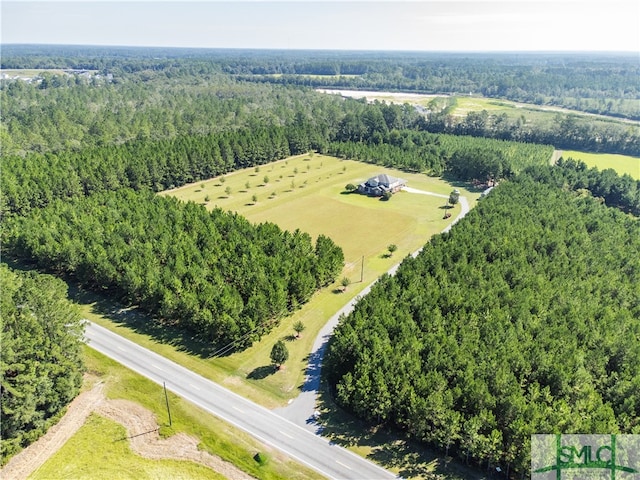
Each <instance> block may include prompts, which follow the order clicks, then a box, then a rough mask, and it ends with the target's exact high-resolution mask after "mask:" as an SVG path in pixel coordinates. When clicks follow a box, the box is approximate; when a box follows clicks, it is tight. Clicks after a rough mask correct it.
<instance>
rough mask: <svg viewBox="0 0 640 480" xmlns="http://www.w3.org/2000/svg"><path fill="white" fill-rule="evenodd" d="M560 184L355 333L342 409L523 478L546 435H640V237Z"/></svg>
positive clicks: (533, 197) (357, 318)
mask: <svg viewBox="0 0 640 480" xmlns="http://www.w3.org/2000/svg"><path fill="white" fill-rule="evenodd" d="M558 176H560V174H558ZM550 183H551V184H549V183H544V182H540V181H534V180H533V179H532V177H531V176H529V175H526V174H522V175H520V176H518V177H517V178H516V179H514V180H512V181H509V182H503V183H502V184H501V185H499V186H498V187H496V188H495V189H494V190H493V191H492V193H491V195H489V196H487V197H486V198H485V199H483V200H482V201H481V202H480V203H479V205H478V206H477V207H476V208H475V209H474V210H472V211H471V213H470V214H469V215H467V217H465V220H464V221H463V222H460V223H459V224H457V225H456V226H455V227H454V228H453V229H452V230H451V232H450V233H448V234H443V235H440V236H437V237H434V238H433V239H432V241H431V242H430V243H429V244H427V245H426V246H425V248H424V250H423V251H422V253H421V254H420V255H418V257H417V258H415V259H414V258H411V257H408V258H406V259H405V260H404V261H403V263H402V264H401V266H400V268H399V270H398V272H397V275H396V276H394V277H391V276H384V277H383V278H381V279H380V281H379V282H378V283H377V284H376V285H375V286H374V287H373V289H372V291H371V293H370V294H369V295H367V296H366V297H364V298H363V299H362V300H361V301H360V302H359V303H358V304H357V306H356V308H355V310H354V311H353V313H351V314H350V315H349V316H348V317H346V318H343V319H342V321H341V322H340V324H339V326H338V328H337V330H336V332H335V335H334V337H333V338H332V341H331V343H330V346H329V349H328V355H327V359H326V362H325V370H324V371H325V372H326V375H327V378H328V380H329V384H330V385H331V388H332V390H333V391H334V393H335V396H336V398H337V400H338V402H339V403H340V404H341V405H343V406H344V407H346V408H347V409H349V410H350V411H352V412H354V413H355V414H356V415H358V416H360V417H362V418H364V419H366V420H368V421H370V422H372V423H374V424H386V425H391V426H394V427H397V428H400V429H402V430H405V431H406V432H407V433H408V434H410V435H411V436H412V437H414V438H416V439H418V440H421V441H424V442H427V443H429V444H431V445H434V446H437V447H439V448H441V449H442V450H449V449H451V451H454V452H456V453H457V455H459V456H460V457H461V458H465V457H466V458H467V459H469V458H473V459H474V460H475V462H477V463H478V464H481V463H485V464H486V463H488V464H491V465H494V466H497V465H500V466H502V468H503V469H509V468H511V469H512V470H516V471H518V472H523V473H526V472H527V469H528V465H529V452H528V450H527V449H528V446H529V438H530V435H531V434H533V433H550V432H564V433H583V432H591V433H612V432H613V433H615V432H621V433H622V432H626V433H632V432H634V433H640V423H639V419H640V403H638V398H640V371H639V370H638V368H637V366H638V365H640V324H639V323H638V321H637V319H638V318H640V224H639V223H638V220H637V219H636V218H634V217H631V216H628V215H625V214H623V213H621V212H619V211H618V210H617V209H615V208H610V207H607V206H605V205H604V204H602V203H600V202H598V201H597V199H594V198H592V197H591V196H590V195H589V194H585V193H584V191H583V192H580V191H573V190H563V189H562V188H559V187H558V186H556V185H553V182H550Z"/></svg>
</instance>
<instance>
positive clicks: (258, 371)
mask: <svg viewBox="0 0 640 480" xmlns="http://www.w3.org/2000/svg"><path fill="white" fill-rule="evenodd" d="M277 371H278V369H277V368H276V367H274V366H273V365H263V366H261V367H256V368H254V369H253V370H252V371H251V372H249V374H248V375H247V378H248V379H250V380H263V379H265V378H267V377H268V376H269V375H273V374H274V373H276V372H277Z"/></svg>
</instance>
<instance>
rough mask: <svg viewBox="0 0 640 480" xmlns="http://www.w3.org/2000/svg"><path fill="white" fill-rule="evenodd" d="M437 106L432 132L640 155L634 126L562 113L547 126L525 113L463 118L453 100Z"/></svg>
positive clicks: (430, 126)
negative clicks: (454, 110)
mask: <svg viewBox="0 0 640 480" xmlns="http://www.w3.org/2000/svg"><path fill="white" fill-rule="evenodd" d="M434 107H435V108H436V110H434V111H430V112H429V115H428V116H427V117H426V120H425V123H424V126H423V128H424V129H425V130H428V131H430V132H444V133H450V134H454V135H473V136H476V137H487V138H498V139H502V140H513V141H518V142H527V143H540V144H548V145H554V146H555V147H556V148H558V149H567V150H584V151H587V152H596V153H597V152H603V153H617V154H622V155H633V156H639V155H640V131H639V130H638V128H637V126H634V125H629V124H624V123H620V122H612V121H609V120H606V119H593V118H586V117H579V116H578V115H575V114H568V115H561V114H558V115H556V117H555V119H554V121H553V122H552V123H551V124H550V125H548V126H545V125H544V124H541V125H537V124H535V122H533V123H530V122H527V121H526V118H525V117H524V116H521V117H518V118H509V116H508V115H507V114H506V113H502V114H500V115H495V114H490V113H489V112H487V111H486V110H482V111H480V112H469V113H468V114H467V115H466V116H465V117H464V118H462V119H461V118H455V117H453V116H452V115H451V114H450V112H451V110H452V108H453V107H454V104H453V103H451V104H449V105H448V106H446V107H444V108H440V106H439V105H434Z"/></svg>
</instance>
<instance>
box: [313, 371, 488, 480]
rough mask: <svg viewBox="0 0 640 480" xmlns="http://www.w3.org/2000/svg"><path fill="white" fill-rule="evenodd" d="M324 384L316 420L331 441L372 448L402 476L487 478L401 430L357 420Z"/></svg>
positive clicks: (373, 455)
mask: <svg viewBox="0 0 640 480" xmlns="http://www.w3.org/2000/svg"><path fill="white" fill-rule="evenodd" d="M322 387H323V388H321V389H320V390H319V391H318V393H319V395H318V404H317V410H318V411H319V412H320V413H321V415H319V416H314V418H313V422H315V423H316V424H317V425H318V434H322V436H323V437H325V438H327V439H328V440H329V441H330V443H334V444H337V445H340V446H343V447H347V448H348V447H365V448H367V449H368V450H369V451H370V453H369V454H368V455H367V458H368V459H370V460H373V461H374V462H375V463H378V464H379V465H381V466H382V467H384V468H387V469H395V470H397V471H398V476H399V478H468V479H470V480H471V479H477V480H480V479H485V478H486V476H485V475H484V474H483V473H481V472H480V471H478V470H476V469H474V468H472V467H467V466H465V465H464V464H463V463H462V461H458V460H454V459H453V458H452V457H445V456H444V452H440V451H438V450H436V449H432V448H430V447H428V446H426V445H424V444H422V443H419V442H417V441H414V440H411V439H409V438H407V436H406V434H405V433H403V432H401V431H398V430H395V429H394V428H392V427H389V426H385V425H375V424H372V423H369V422H366V421H363V420H360V419H358V418H357V417H355V416H353V415H352V414H351V413H349V412H347V411H346V410H343V409H342V408H340V407H339V406H338V405H337V404H336V403H335V402H334V399H333V396H332V395H331V393H330V392H329V387H328V386H327V384H326V380H325V379H323V381H322ZM308 423H311V420H309V421H308Z"/></svg>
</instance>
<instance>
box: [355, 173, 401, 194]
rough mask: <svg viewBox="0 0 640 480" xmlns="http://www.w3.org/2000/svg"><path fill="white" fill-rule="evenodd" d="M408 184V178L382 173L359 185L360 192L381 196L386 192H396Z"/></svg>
mask: <svg viewBox="0 0 640 480" xmlns="http://www.w3.org/2000/svg"><path fill="white" fill-rule="evenodd" d="M406 186H407V181H406V180H404V179H402V178H396V177H392V176H391V175H387V174H386V173H382V174H380V175H377V176H375V177H371V178H370V179H369V180H367V181H366V182H364V183H361V184H360V185H358V192H359V193H362V194H364V195H371V196H373V197H381V196H382V195H384V193H385V192H391V193H395V192H397V191H399V190H401V189H402V188H403V187H406Z"/></svg>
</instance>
